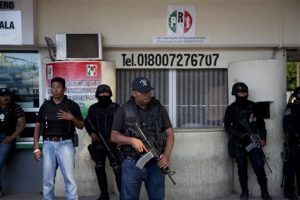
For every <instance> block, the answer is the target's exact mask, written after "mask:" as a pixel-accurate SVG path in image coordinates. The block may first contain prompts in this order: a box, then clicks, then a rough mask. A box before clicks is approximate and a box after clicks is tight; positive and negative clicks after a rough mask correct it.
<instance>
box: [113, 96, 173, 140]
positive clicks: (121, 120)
mask: <svg viewBox="0 0 300 200" xmlns="http://www.w3.org/2000/svg"><path fill="white" fill-rule="evenodd" d="M154 101H157V102H158V103H159V101H158V100H156V99H155V98H152V99H151V102H150V106H149V107H147V108H146V109H142V108H141V107H139V106H137V109H138V114H139V117H140V121H144V120H145V119H146V118H147V117H148V116H149V115H151V114H152V113H151V106H153V102H154ZM128 103H134V104H135V102H134V99H133V98H131V99H130V100H129V101H128V102H127V104H128ZM135 105H136V104H135ZM158 106H159V112H160V120H161V122H162V129H163V131H165V130H166V129H168V128H172V123H171V121H170V118H169V115H168V112H167V110H166V109H165V107H163V106H162V105H161V104H160V103H159V105H158ZM124 128H125V108H124V105H123V106H122V107H121V108H120V109H119V110H118V111H117V113H116V116H115V119H114V122H113V125H112V130H115V131H118V132H120V133H122V134H123V133H124V131H125V130H124Z"/></svg>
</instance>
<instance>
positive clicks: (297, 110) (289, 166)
mask: <svg viewBox="0 0 300 200" xmlns="http://www.w3.org/2000/svg"><path fill="white" fill-rule="evenodd" d="M293 96H295V97H296V100H294V102H291V103H288V104H287V106H286V110H285V115H284V117H283V129H284V132H285V138H286V141H285V143H286V147H287V158H286V162H285V163H284V165H285V166H284V169H285V170H284V177H285V179H284V195H285V197H286V198H288V199H292V200H294V199H298V198H297V197H296V195H295V194H294V181H295V176H296V173H300V162H299V161H300V123H299V120H300V87H298V88H297V89H296V90H295V91H294V93H293Z"/></svg>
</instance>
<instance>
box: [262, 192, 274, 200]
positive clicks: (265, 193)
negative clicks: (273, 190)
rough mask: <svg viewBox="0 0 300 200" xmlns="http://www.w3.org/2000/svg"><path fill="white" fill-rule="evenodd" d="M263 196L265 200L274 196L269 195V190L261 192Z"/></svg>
mask: <svg viewBox="0 0 300 200" xmlns="http://www.w3.org/2000/svg"><path fill="white" fill-rule="evenodd" d="M261 198H262V199H264V200H272V197H271V196H270V195H269V193H268V192H267V191H264V192H262V193H261Z"/></svg>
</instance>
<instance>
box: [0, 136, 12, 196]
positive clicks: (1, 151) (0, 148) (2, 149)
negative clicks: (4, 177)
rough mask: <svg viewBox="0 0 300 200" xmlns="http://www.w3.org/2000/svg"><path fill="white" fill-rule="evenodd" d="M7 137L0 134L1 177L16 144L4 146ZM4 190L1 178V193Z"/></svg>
mask: <svg viewBox="0 0 300 200" xmlns="http://www.w3.org/2000/svg"><path fill="white" fill-rule="evenodd" d="M4 138H5V135H4V134H0V175H1V169H2V167H3V166H4V164H5V161H6V159H7V157H8V155H9V153H10V151H11V150H12V149H13V148H14V145H15V142H12V143H9V144H2V141H3V140H4ZM1 190H2V184H1V176H0V191H1Z"/></svg>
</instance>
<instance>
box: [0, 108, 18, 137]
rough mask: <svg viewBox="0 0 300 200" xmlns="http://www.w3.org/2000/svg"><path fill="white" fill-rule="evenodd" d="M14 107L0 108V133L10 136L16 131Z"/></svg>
mask: <svg viewBox="0 0 300 200" xmlns="http://www.w3.org/2000/svg"><path fill="white" fill-rule="evenodd" d="M14 114H15V106H14V105H11V106H9V107H8V109H6V110H3V109H1V108H0V133H1V134H3V133H4V134H5V135H11V134H12V133H13V132H14V131H15V130H16V125H17V118H16V117H15V115H14Z"/></svg>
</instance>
